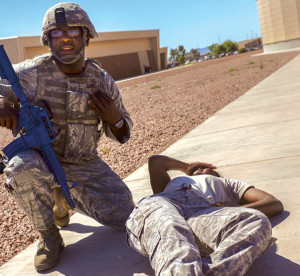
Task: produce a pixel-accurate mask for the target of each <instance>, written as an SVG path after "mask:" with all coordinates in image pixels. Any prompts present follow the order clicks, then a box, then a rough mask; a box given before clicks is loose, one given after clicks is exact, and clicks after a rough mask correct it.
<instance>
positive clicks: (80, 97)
mask: <svg viewBox="0 0 300 276" xmlns="http://www.w3.org/2000/svg"><path fill="white" fill-rule="evenodd" d="M89 97H90V95H89V94H88V93H84V92H74V91H67V107H66V111H67V118H68V119H81V118H84V116H86V112H87V107H88V103H87V102H88V99H89Z"/></svg>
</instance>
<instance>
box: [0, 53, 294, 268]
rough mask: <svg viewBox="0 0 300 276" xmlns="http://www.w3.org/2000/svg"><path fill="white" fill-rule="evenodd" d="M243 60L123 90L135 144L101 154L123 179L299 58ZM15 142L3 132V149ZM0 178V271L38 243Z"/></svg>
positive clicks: (212, 63) (105, 146)
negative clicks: (23, 251) (26, 249)
mask: <svg viewBox="0 0 300 276" xmlns="http://www.w3.org/2000/svg"><path fill="white" fill-rule="evenodd" d="M260 52H261V51H256V52H250V53H244V54H239V55H235V56H229V57H223V58H220V59H214V60H209V61H204V62H202V63H197V64H192V65H188V66H190V68H189V70H180V69H179V70H172V71H171V72H172V74H171V75H169V76H167V77H160V76H159V74H157V79H155V80H152V81H149V82H144V83H139V84H136V85H133V86H131V87H125V88H122V89H121V94H122V97H123V102H124V105H125V107H126V109H127V110H128V111H129V112H130V114H131V117H132V119H133V122H134V129H133V131H132V135H131V139H130V141H129V142H127V143H126V144H125V145H119V144H118V143H116V142H113V141H110V140H109V139H107V138H102V139H101V140H100V143H99V147H98V151H99V154H100V155H101V157H102V158H103V160H104V161H105V162H107V163H108V164H109V165H110V167H111V168H112V169H113V170H115V171H116V172H117V173H118V174H119V175H120V176H121V177H122V178H125V177H126V176H128V175H129V174H130V173H132V172H133V171H134V170H136V169H137V168H139V167H140V166H142V165H143V164H145V163H146V162H147V160H148V157H149V156H151V155H152V154H159V153H160V152H162V151H163V150H165V149H166V148H167V147H169V146H170V145H171V144H173V143H174V142H175V141H177V140H178V139H179V138H181V137H182V136H183V135H184V134H186V133H187V132H189V131H190V130H192V129H193V128H195V127H196V126H197V125H199V124H201V123H202V122H203V121H204V120H206V119H207V118H209V117H210V116H211V115H213V114H214V113H215V112H217V111H218V110H220V109H221V108H222V107H224V106H225V105H227V104H228V103H230V102H231V101H233V100H235V99H236V98H238V97H239V96H241V95H242V94H244V93H245V92H246V91H247V90H249V89H250V88H252V87H253V86H254V85H256V84H258V83H259V82H260V81H261V80H263V79H264V78H266V77H267V76H269V75H270V74H271V73H273V72H274V71H276V70H277V69H278V68H280V67H281V66H283V65H284V64H286V63H287V62H288V61H290V60H291V59H293V58H294V57H295V56H296V55H298V54H299V52H288V53H280V54H273V55H265V56H257V57H251V55H253V54H254V53H255V54H256V53H260ZM11 140H12V136H11V134H10V132H9V131H8V130H6V129H1V131H0V148H3V147H4V146H5V145H7V144H8V143H9V142H10V141H11ZM4 181H5V177H4V175H1V176H0V203H1V204H0V252H1V256H0V266H1V265H2V264H3V263H5V262H7V261H8V260H9V259H11V258H12V257H13V256H14V255H16V254H18V253H19V252H20V251H22V250H23V249H25V248H26V247H27V246H28V245H30V244H31V243H32V242H33V241H35V240H36V239H37V237H38V233H37V231H35V230H34V229H33V227H32V225H31V223H30V221H29V220H28V218H27V216H26V215H25V213H24V212H23V211H22V210H20V209H19V208H18V207H17V205H16V203H15V202H14V200H13V199H12V198H11V197H10V195H9V193H8V192H7V191H6V190H5V188H4Z"/></svg>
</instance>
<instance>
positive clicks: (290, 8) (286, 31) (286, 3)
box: [256, 0, 300, 52]
mask: <svg viewBox="0 0 300 276" xmlns="http://www.w3.org/2000/svg"><path fill="white" fill-rule="evenodd" d="M256 2H257V9H258V14H259V21H260V27H261V34H262V42H263V45H264V49H265V52H269V51H276V50H285V49H287V48H293V47H300V1H299V0H257V1H256Z"/></svg>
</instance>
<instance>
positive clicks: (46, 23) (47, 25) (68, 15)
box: [41, 2, 98, 46]
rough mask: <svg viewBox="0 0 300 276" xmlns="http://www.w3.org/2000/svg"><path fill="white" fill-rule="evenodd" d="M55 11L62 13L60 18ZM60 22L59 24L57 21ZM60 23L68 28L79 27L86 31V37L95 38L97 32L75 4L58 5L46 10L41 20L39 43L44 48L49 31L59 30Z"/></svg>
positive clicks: (84, 13) (85, 14) (83, 12)
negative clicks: (41, 27)
mask: <svg viewBox="0 0 300 276" xmlns="http://www.w3.org/2000/svg"><path fill="white" fill-rule="evenodd" d="M57 11H64V13H63V14H62V16H60V18H58V17H57ZM58 20H59V21H60V20H62V21H61V22H57V21H58ZM62 22H63V23H64V24H65V25H66V26H68V27H71V26H79V27H84V28H86V29H87V37H89V38H94V37H97V36H98V35H97V32H96V30H95V27H94V25H93V24H92V22H91V21H90V18H89V16H88V15H87V13H86V12H85V11H84V10H83V9H82V8H81V7H80V6H79V5H78V4H75V3H65V2H62V3H58V4H56V5H54V6H53V7H51V8H50V9H48V10H47V12H46V14H45V16H44V19H43V29H42V35H41V42H42V44H43V45H44V46H46V45H48V44H47V36H48V33H49V31H51V30H53V29H57V28H59V26H61V25H62Z"/></svg>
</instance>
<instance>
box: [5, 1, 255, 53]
mask: <svg viewBox="0 0 300 276" xmlns="http://www.w3.org/2000/svg"><path fill="white" fill-rule="evenodd" d="M58 2H59V1H52V0H19V1H17V0H0V11H1V17H0V38H5V37H14V36H35V35H40V33H41V28H42V21H43V17H44V14H45V12H46V11H47V9H48V8H50V7H51V6H53V5H55V4H57V3H58ZM68 2H69V1H68ZM75 3H77V4H79V5H80V6H81V7H82V8H83V9H84V10H85V11H86V12H87V13H88V15H89V17H90V19H91V21H92V23H93V24H94V26H95V28H96V31H97V32H115V31H134V30H152V29H159V33H160V47H168V48H169V49H168V52H170V49H171V48H173V49H174V48H177V47H178V46H179V45H183V46H184V47H185V49H186V50H187V51H190V49H192V48H205V47H207V46H210V45H211V44H213V43H222V42H224V41H225V40H227V39H231V40H233V41H236V42H239V41H242V40H246V39H251V38H256V37H260V36H261V33H260V25H259V19H258V12H257V6H256V0H228V1H224V0H215V1H211V0H189V1H187V2H183V1H178V0H173V1H171V0H151V1H150V0H148V1H144V0H110V1H103V0H85V1H84V0H82V1H75Z"/></svg>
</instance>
